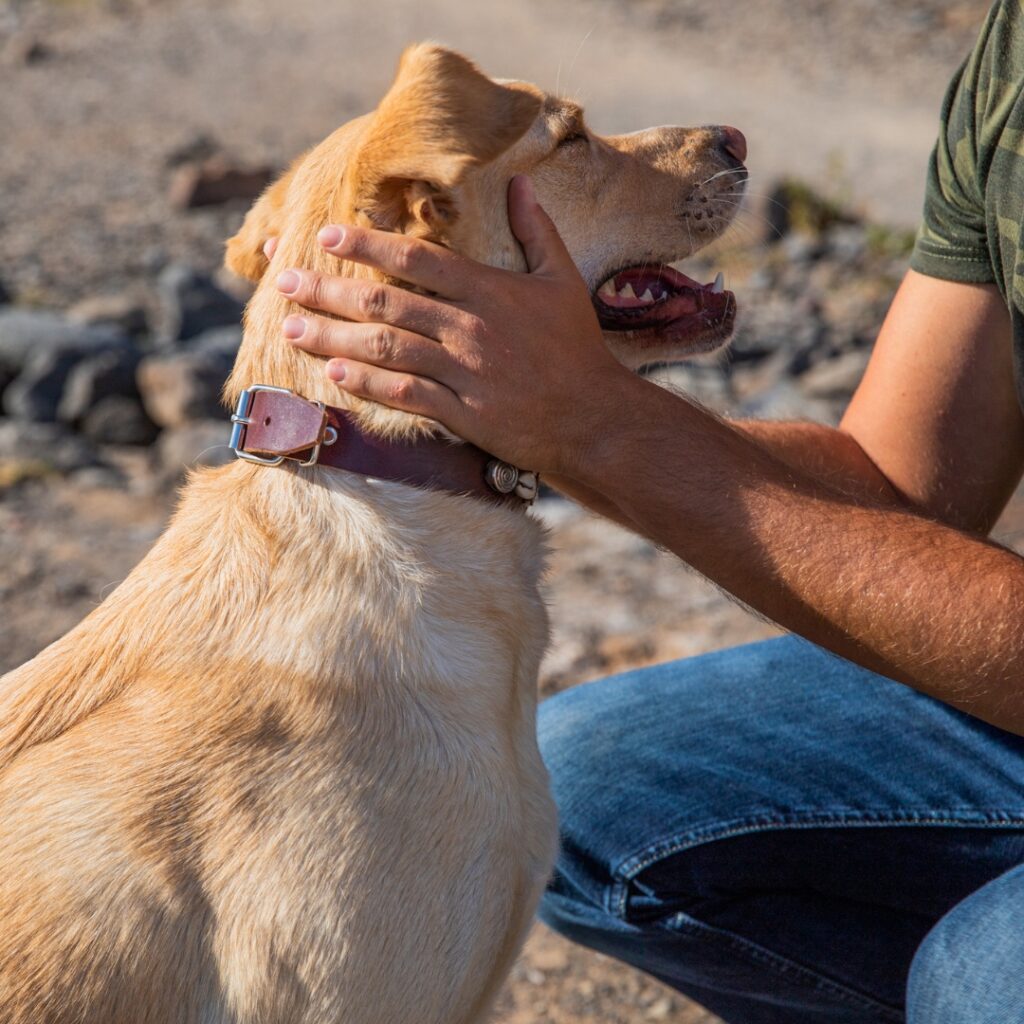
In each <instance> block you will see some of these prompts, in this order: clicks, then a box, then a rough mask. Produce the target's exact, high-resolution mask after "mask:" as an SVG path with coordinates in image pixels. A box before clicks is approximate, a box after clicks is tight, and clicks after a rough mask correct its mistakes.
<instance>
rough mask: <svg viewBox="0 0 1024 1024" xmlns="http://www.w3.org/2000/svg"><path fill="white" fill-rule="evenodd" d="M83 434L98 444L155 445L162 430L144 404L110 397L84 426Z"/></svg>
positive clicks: (122, 396)
mask: <svg viewBox="0 0 1024 1024" xmlns="http://www.w3.org/2000/svg"><path fill="white" fill-rule="evenodd" d="M80 429H81V433H82V434H83V435H84V436H85V437H87V438H88V439H89V440H90V441H93V442H95V443H96V444H131V445H147V444H152V443H153V442H154V441H155V440H156V438H157V435H158V434H159V433H160V428H159V427H158V426H157V425H156V424H155V423H154V422H153V421H152V420H151V419H150V418H149V416H148V415H147V413H146V410H145V409H144V408H143V407H142V402H140V401H139V399H138V398H136V397H131V396H127V395H108V396H107V397H106V398H102V399H101V400H100V401H99V402H97V403H96V405H95V406H93V407H92V408H91V409H90V410H89V412H88V414H87V415H86V416H85V418H84V419H83V420H82V423H81V427H80Z"/></svg>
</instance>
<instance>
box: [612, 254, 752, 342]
mask: <svg viewBox="0 0 1024 1024" xmlns="http://www.w3.org/2000/svg"><path fill="white" fill-rule="evenodd" d="M593 301H594V308H595V309H596V310H597V317H598V320H599V321H600V322H601V327H602V328H603V329H604V330H606V331H629V332H633V333H636V334H639V335H641V338H640V339H639V340H641V341H643V342H650V343H663V342H668V343H670V344H672V345H678V346H680V347H682V348H685V349H686V350H688V351H693V352H701V351H707V350H708V349H711V348H716V347H718V345H719V344H721V343H722V342H723V341H725V340H726V339H727V338H728V337H729V335H730V334H731V333H732V327H733V323H734V321H735V318H736V296H735V295H733V293H732V292H729V291H726V290H725V285H724V278H723V275H722V274H719V275H718V276H717V277H716V278H715V280H714V281H712V282H711V284H700V283H699V282H698V281H694V280H693V278H690V277H687V276H686V275H685V274H683V273H681V272H680V271H679V270H677V269H676V268H675V267H673V266H670V265H669V264H642V265H639V266H635V267H627V268H626V269H624V270H620V271H619V272H618V273H616V274H613V275H612V276H611V277H609V278H608V279H607V280H605V282H604V283H603V284H602V285H601V287H600V288H598V289H597V291H596V292H595V293H594V296H593Z"/></svg>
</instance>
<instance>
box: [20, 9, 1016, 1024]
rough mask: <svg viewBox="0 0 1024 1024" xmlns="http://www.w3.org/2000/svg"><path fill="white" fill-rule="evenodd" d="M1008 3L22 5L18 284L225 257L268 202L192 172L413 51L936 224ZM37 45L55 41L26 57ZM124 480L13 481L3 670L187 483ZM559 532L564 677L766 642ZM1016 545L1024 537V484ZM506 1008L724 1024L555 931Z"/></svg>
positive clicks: (685, 574)
mask: <svg viewBox="0 0 1024 1024" xmlns="http://www.w3.org/2000/svg"><path fill="white" fill-rule="evenodd" d="M985 7H986V4H984V3H981V2H973V0H966V2H953V0H926V2H920V3H908V4H894V3H891V2H884V0H846V2H840V0H766V2H758V3H757V4H751V3H749V2H746V3H745V2H742V0H721V2H719V3H717V4H709V3H707V2H706V0H702V2H701V3H697V2H696V0H678V2H672V0H634V2H632V3H629V2H626V3H622V2H619V3H614V2H612V0H558V2H553V0H547V2H542V0H508V2H505V3H500V4H499V3H493V4H489V3H484V2H476V3H469V2H466V0H427V2H424V0H379V2H378V3H376V4H375V5H373V8H374V10H373V16H372V21H368V18H367V14H366V10H367V9H366V5H364V4H357V3H355V0H288V2H285V0H221V2H218V3H203V2H200V0H147V2H143V0H119V2H106V3H100V2H90V0H77V2H72V0H66V2H63V3H49V4H39V3H28V2H13V3H12V2H10V0H7V2H6V3H5V2H4V0H0V50H2V52H3V54H4V56H2V57H0V124H2V125H3V126H4V127H3V142H2V145H0V223H2V232H0V281H2V282H3V284H4V285H6V287H7V288H8V290H9V291H11V292H12V293H13V294H15V295H16V296H17V297H18V298H19V300H21V301H25V302H38V303H41V304H53V305H58V306H60V305H65V304H67V303H68V302H70V301H71V300H73V299H75V298H78V297H80V296H82V295H86V294H93V293H95V292H97V291H106V290H118V289H122V288H124V287H126V286H128V285H131V284H132V283H133V282H138V281H146V280H149V279H151V277H152V275H153V273H154V272H155V270H156V269H158V268H159V267H161V266H162V265H164V264H165V263H166V262H168V261H169V260H172V259H186V260H188V261H190V262H192V263H194V264H196V265H202V266H207V267H212V266H214V265H215V264H216V262H217V261H218V259H219V256H218V254H219V251H220V244H221V241H222V240H223V238H225V237H226V236H227V235H229V234H230V233H231V232H232V230H233V229H234V227H235V226H236V225H237V223H238V222H239V220H240V218H241V216H242V214H243V212H244V209H245V205H244V204H241V205H237V204H236V205H231V204H229V205H228V206H226V207H220V208H213V209H208V210H197V211H194V212H191V213H189V214H187V215H177V214H175V213H174V212H173V211H172V210H171V209H170V207H169V205H168V201H167V195H166V190H167V183H168V180H169V175H170V173H171V168H172V165H173V164H174V162H175V160H176V159H177V157H178V156H180V154H182V153H187V152H188V151H189V150H190V148H191V149H195V148H196V147H197V146H198V147H201V146H202V145H204V144H205V142H206V141H209V140H213V141H214V142H215V144H216V145H217V146H218V147H220V148H223V149H224V150H225V151H227V152H228V153H230V154H231V156H232V157H233V158H234V159H236V160H238V161H241V162H248V163H252V164H260V163H270V164H273V165H276V166H280V165H282V164H283V163H284V162H286V161H287V160H288V159H289V158H290V157H291V156H292V155H294V154H295V153H296V152H298V151H299V150H301V149H302V148H303V147H305V146H306V145H307V144H309V143H310V142H312V141H314V140H316V139H318V138H320V137H322V136H323V135H324V134H325V133H326V132H327V131H328V130H330V129H332V128H334V127H335V126H336V125H338V124H340V123H341V122H343V121H345V120H347V119H348V118H349V117H351V116H353V115H354V114H356V113H359V112H362V111H363V110H365V109H368V108H369V107H370V106H372V105H373V103H374V101H375V100H376V98H377V97H378V96H379V95H380V93H381V92H382V90H383V89H384V87H385V86H386V83H387V81H388V79H389V76H390V74H391V71H392V68H393V66H394V63H395V60H396V57H397V54H398V53H399V51H400V49H401V47H402V45H403V44H404V43H406V42H410V41H414V40H418V39H422V38H435V39H440V40H442V41H446V42H450V43H452V44H454V45H456V46H458V47H459V48H461V49H463V50H465V51H466V52H468V53H470V54H472V55H474V56H476V57H477V58H478V59H479V60H480V62H481V63H482V65H483V66H484V67H485V69H487V70H488V71H490V72H492V73H495V74H506V75H509V76H514V77H524V78H530V79H532V80H535V81H538V82H540V83H541V84H544V85H546V86H548V87H552V88H554V87H556V86H560V87H561V88H563V89H565V90H566V91H569V92H571V93H573V94H576V95H578V96H581V97H582V98H583V100H584V101H585V102H587V104H588V109H589V111H590V116H591V119H592V121H593V123H594V124H595V126H596V127H597V128H598V129H599V130H607V131H618V130H626V129H633V128H639V127H642V126H645V125H649V124H657V123H664V122H677V123H678V122H683V123H709V122H731V123H737V124H739V125H740V126H741V127H742V128H743V129H744V130H745V131H746V132H747V134H748V136H749V138H750V141H751V166H752V168H753V171H754V175H755V187H754V192H755V195H756V193H757V191H758V186H757V181H758V180H760V181H761V182H764V183H767V182H769V181H770V180H771V179H772V178H773V177H774V176H775V175H777V174H781V173H789V174H797V175H799V176H801V177H803V178H805V179H807V180H810V181H812V182H816V183H818V184H819V185H822V186H824V187H826V188H828V189H831V190H833V191H838V192H841V193H842V194H843V197H844V198H845V199H847V200H849V201H850V202H851V203H853V204H855V205H859V206H861V207H863V208H864V209H867V210H869V211H871V212H873V213H876V214H879V215H881V216H884V217H885V218H886V219H889V220H893V221H896V222H899V223H903V224H907V223H912V222H913V221H914V219H915V218H916V216H917V209H918V205H919V201H920V195H921V185H922V180H923V168H924V164H925V160H926V157H927V153H928V150H929V148H930V145H931V142H932V138H933V135H934V131H935V124H936V115H937V110H938V106H939V102H940V99H941V94H942V91H943V87H944V83H945V81H946V79H947V77H948V75H949V74H950V72H951V71H952V70H953V69H954V68H955V66H956V64H957V62H958V61H959V59H960V58H961V56H962V55H963V54H964V53H965V52H966V50H967V49H968V47H969V45H970V41H971V38H972V36H973V34H974V32H975V31H976V28H977V25H978V24H979V23H980V21H981V18H982V17H983V14H984V10H985ZM26 40H28V41H32V40H37V41H38V42H39V44H40V47H41V55H40V57H39V58H38V59H33V60H32V61H30V62H27V63H26V62H24V61H22V59H21V57H20V56H19V54H23V53H24V52H25V49H24V46H25V42H26ZM120 458H121V460H122V464H123V466H124V469H125V475H126V480H127V484H126V485H125V486H124V487H121V488H112V487H110V486H109V481H107V480H105V479H100V480H93V481H91V482H90V480H89V479H88V478H86V479H79V480H78V481H77V482H74V481H67V480H43V481H39V482H35V483H28V484H23V485H21V486H19V487H17V488H13V489H10V490H8V491H6V492H3V491H0V672H2V671H3V670H5V669H6V668H9V667H12V666H13V665H16V664H19V663H20V662H22V661H24V660H25V659H27V658H29V657H31V656H32V655H33V654H34V653H36V652H37V651H38V650H39V649H40V648H41V647H43V646H45V644H47V643H48V642H50V641H51V640H52V639H54V638H56V637H57V636H59V635H61V634H62V633H64V632H65V631H66V630H67V629H68V628H69V627H70V626H72V625H73V624H74V623H76V622H77V621H79V619H80V618H81V617H82V616H84V615H85V614H87V613H88V611H89V610H90V609H91V608H93V607H95V605H96V604H97V603H98V602H99V601H101V600H102V598H103V596H104V595H105V594H106V593H108V592H109V590H110V589H112V588H113V587H114V586H116V584H117V583H118V582H119V581H120V580H121V579H122V578H123V577H124V575H125V574H126V573H127V572H128V571H129V569H130V568H131V567H132V566H133V565H134V564H135V563H136V561H137V560H138V559H139V558H140V557H141V555H142V554H143V553H144V552H145V550H146V549H147V548H148V547H149V546H150V545H151V543H152V542H153V540H154V539H155V538H156V537H157V535H158V534H159V532H160V530H161V528H162V525H163V523H164V522H165V520H166V517H167V515H168V512H169V508H170V502H171V499H170V498H169V497H168V495H167V494H166V493H165V492H162V491H157V490H153V489H151V488H150V486H149V485H148V484H147V483H146V474H145V473H144V472H142V471H141V467H140V465H139V460H140V459H142V458H144V456H141V455H139V454H138V453H130V452H122V453H121V455H120ZM538 514H540V515H542V516H543V518H544V519H545V521H546V522H547V523H548V525H549V527H550V529H551V532H552V544H553V554H552V561H551V570H550V575H549V596H550V601H551V606H552V615H553V622H554V637H553V643H552V647H551V650H550V652H549V655H548V657H547V659H546V661H545V664H544V670H543V674H542V680H541V683H542V688H543V691H544V693H546V694H547V693H551V692H553V691H555V690H558V689H561V688H564V687H567V686H571V685H574V684H576V683H578V682H581V681H584V680H586V679H590V678H594V677H597V676H601V675H604V674H607V673H610V672H614V671H617V670H619V669H622V668H625V667H628V666H633V665H640V664H647V663H651V662H654V661H659V660H664V659H666V658H670V657H681V656H685V655H689V654H696V653H700V652H702V651H706V650H712V649H715V648H718V647H722V646H726V645H729V644H736V643H742V642H745V641H748V640H753V639H758V638H761V637H765V636H770V635H772V634H773V633H774V629H773V627H771V626H770V625H768V624H766V623H764V622H761V621H759V620H757V619H755V618H753V617H751V616H750V615H748V614H747V613H746V612H744V611H743V610H742V609H740V608H738V607H737V606H735V605H734V604H732V603H730V602H729V601H728V600H727V599H726V598H724V597H723V596H722V595H721V594H720V593H719V592H718V591H717V590H716V589H715V588H713V587H711V586H710V585H708V584H706V583H705V582H703V581H702V580H700V579H698V578H696V577H695V576H694V575H693V574H692V573H690V572H689V571H688V570H686V569H685V568H684V567H683V566H682V565H680V564H679V563H678V561H676V560H675V559H674V558H672V557H671V556H669V555H666V554H665V553H663V552H659V551H658V550H656V549H655V548H654V547H653V546H651V545H649V544H647V543H646V542H644V541H641V540H639V539H637V538H636V537H633V536H631V535H630V534H627V533H625V532H624V531H622V530H619V529H617V528H615V527H613V526H611V525H609V524H607V523H604V522H601V521H598V520H596V519H594V518H592V517H589V516H587V515H585V514H583V513H582V512H580V511H579V510H578V509H576V508H574V507H573V506H570V505H568V504H566V503H563V502H560V501H557V500H549V501H546V502H543V503H541V506H540V508H539V509H538ZM997 533H998V535H999V536H1000V537H1002V538H1003V539H1004V540H1006V541H1007V542H1008V543H1011V544H1015V545H1018V546H1024V498H1020V497H1019V498H1018V499H1017V500H1016V501H1015V502H1014V504H1013V505H1012V506H1011V508H1010V509H1009V510H1008V513H1007V515H1006V516H1005V517H1004V520H1003V522H1002V524H1001V525H1000V528H999V531H997ZM498 1020H499V1021H501V1022H506V1024H512V1022H515V1024H520V1022H523V1024H525V1022H526V1021H552V1022H558V1024H561V1022H569V1021H574V1022H576V1021H591V1022H594V1024H611V1022H619V1021H622V1022H631V1024H632V1022H639V1021H670V1022H676V1024H712V1022H713V1021H714V1020H715V1018H712V1017H711V1016H710V1015H708V1014H707V1013H705V1012H704V1011H702V1010H701V1009H700V1008H699V1007H697V1006H696V1005H694V1004H693V1003H690V1002H689V1001H687V1000H685V999H683V998H682V997H680V996H678V995H677V994H675V993H672V992H670V991H669V990H668V989H666V988H664V987H663V986H661V985H659V984H657V983H655V982H653V981H651V980H649V979H647V978H645V977H644V976H642V975H641V974H639V973H638V972H635V971H633V970H630V969H628V968H626V967H623V966H621V965H618V964H615V963H613V962H611V961H609V960H606V959H604V958H602V957H599V956H596V955H594V954H591V953H589V952H587V951H584V950H582V949H579V948H576V947H572V946H570V945H569V944H568V943H566V942H564V941H563V940H561V939H559V938H558V937H556V936H554V935H552V934H551V933H550V932H548V931H547V930H545V929H544V928H543V927H541V926H538V927H537V928H536V929H535V931H534V933H533V935H532V937H531V939H530V942H529V944H528V947H527V950H526V952H525V953H524V955H523V957H522V958H521V960H520V962H519V964H518V965H517V967H516V969H515V971H514V973H513V976H512V978H511V980H510V982H509V984H508V986H507V987H506V990H505V992H504V994H503V996H502V998H501V1002H500V1006H499V1013H498Z"/></svg>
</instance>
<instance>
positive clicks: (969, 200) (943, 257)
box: [910, 0, 1024, 406]
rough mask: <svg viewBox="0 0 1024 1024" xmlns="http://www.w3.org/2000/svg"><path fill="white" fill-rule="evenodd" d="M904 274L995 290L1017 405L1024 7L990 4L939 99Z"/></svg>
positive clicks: (1008, 1) (1020, 0)
mask: <svg viewBox="0 0 1024 1024" xmlns="http://www.w3.org/2000/svg"><path fill="white" fill-rule="evenodd" d="M910 265H911V266H912V267H913V268H914V270H917V271H919V272H920V273H922V274H928V275H929V276H930V277H941V278H945V279H946V280H950V281H964V282H969V283H973V284H981V283H989V282H994V283H995V284H996V285H997V286H998V287H999V290H1000V292H1001V293H1002V295H1003V298H1004V299H1005V300H1006V303H1007V306H1008V307H1009V310H1010V316H1011V319H1012V322H1013V347H1014V365H1015V367H1016V372H1017V392H1018V395H1019V397H1020V399H1021V405H1022V406H1024V0H997V3H996V4H995V5H994V6H993V8H992V10H991V11H990V12H989V15H988V18H987V19H986V21H985V26H984V28H983V29H982V31H981V36H980V37H979V39H978V43H977V45H976V46H975V48H974V51H973V52H972V53H971V55H970V56H969V57H968V58H967V60H966V61H965V63H964V65H963V66H962V67H961V68H960V70H959V71H958V72H957V74H956V76H955V77H954V78H953V81H952V83H951V84H950V87H949V91H948V92H947V93H946V98H945V101H944V102H943V106H942V129H941V132H940V134H939V140H938V142H937V143H936V146H935V151H934V152H933V154H932V162H931V168H930V170H929V173H928V189H927V193H926V196H925V203H924V221H923V223H922V225H921V230H920V231H919V233H918V237H917V244H916V245H915V247H914V253H913V256H912V257H911V260H910Z"/></svg>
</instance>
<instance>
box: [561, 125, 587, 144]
mask: <svg viewBox="0 0 1024 1024" xmlns="http://www.w3.org/2000/svg"><path fill="white" fill-rule="evenodd" d="M586 141H587V133H586V132H585V131H583V130H582V129H579V128H577V129H575V130H574V131H571V132H569V134H568V135H566V136H565V137H564V138H561V139H559V140H558V148H559V149H561V148H562V147H563V146H571V145H572V144H573V143H574V142H586Z"/></svg>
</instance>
